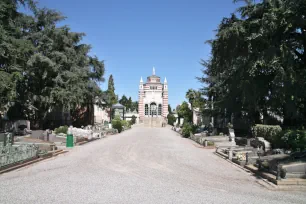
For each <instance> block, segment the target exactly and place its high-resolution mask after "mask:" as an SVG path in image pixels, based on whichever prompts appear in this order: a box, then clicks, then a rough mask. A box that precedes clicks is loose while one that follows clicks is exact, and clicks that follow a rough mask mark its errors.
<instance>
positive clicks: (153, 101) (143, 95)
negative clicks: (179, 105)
mask: <svg viewBox="0 0 306 204" xmlns="http://www.w3.org/2000/svg"><path fill="white" fill-rule="evenodd" d="M138 99H139V100H138V113H139V120H140V122H142V121H143V120H144V118H145V117H160V118H166V117H167V115H168V83H167V79H166V78H165V80H164V83H161V82H160V77H159V76H156V75H155V69H154V67H153V73H152V75H151V76H149V77H147V82H146V83H144V82H143V80H142V77H141V79H140V83H139V95H138Z"/></svg>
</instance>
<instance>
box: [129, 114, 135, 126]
mask: <svg viewBox="0 0 306 204" xmlns="http://www.w3.org/2000/svg"><path fill="white" fill-rule="evenodd" d="M130 121H131V123H130V124H131V125H134V124H135V123H136V116H135V115H132V120H130Z"/></svg>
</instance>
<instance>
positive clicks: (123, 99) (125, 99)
mask: <svg viewBox="0 0 306 204" xmlns="http://www.w3.org/2000/svg"><path fill="white" fill-rule="evenodd" d="M119 103H120V104H121V105H124V106H125V107H126V109H128V99H127V97H126V96H125V95H122V97H121V99H120V100H119Z"/></svg>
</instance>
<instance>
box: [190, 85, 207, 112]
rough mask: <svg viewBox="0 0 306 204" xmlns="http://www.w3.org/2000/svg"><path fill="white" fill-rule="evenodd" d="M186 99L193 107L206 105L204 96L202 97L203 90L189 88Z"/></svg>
mask: <svg viewBox="0 0 306 204" xmlns="http://www.w3.org/2000/svg"><path fill="white" fill-rule="evenodd" d="M186 99H187V100H188V101H189V103H190V104H191V108H192V109H193V108H203V106H204V105H205V100H204V98H202V97H201V92H200V91H196V90H194V89H189V90H188V91H187V93H186Z"/></svg>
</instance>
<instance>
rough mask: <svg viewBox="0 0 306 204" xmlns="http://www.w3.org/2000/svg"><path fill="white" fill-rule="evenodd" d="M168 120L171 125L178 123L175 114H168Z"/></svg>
mask: <svg viewBox="0 0 306 204" xmlns="http://www.w3.org/2000/svg"><path fill="white" fill-rule="evenodd" d="M167 119H168V124H169V125H173V124H174V123H175V121H176V117H175V116H174V115H173V114H168V116H167Z"/></svg>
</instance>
